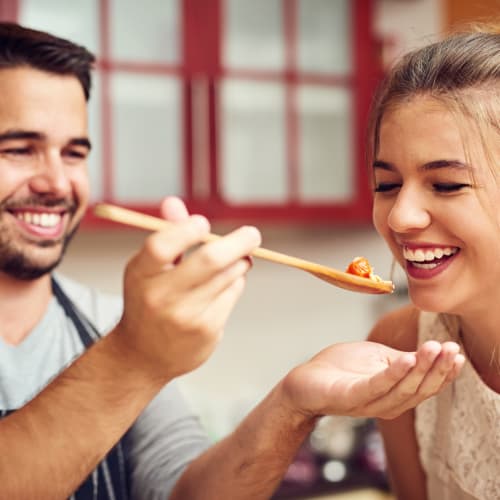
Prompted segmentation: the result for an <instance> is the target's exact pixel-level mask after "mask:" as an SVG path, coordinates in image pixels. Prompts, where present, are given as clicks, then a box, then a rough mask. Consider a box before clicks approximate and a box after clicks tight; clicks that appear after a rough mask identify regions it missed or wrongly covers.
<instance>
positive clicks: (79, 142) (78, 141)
mask: <svg viewBox="0 0 500 500" xmlns="http://www.w3.org/2000/svg"><path fill="white" fill-rule="evenodd" d="M69 143H70V144H71V145H73V146H83V147H85V148H87V149H88V150H89V151H90V150H91V149H92V144H91V143H90V141H89V140H88V139H87V138H86V137H75V138H74V139H71V140H70V141H69Z"/></svg>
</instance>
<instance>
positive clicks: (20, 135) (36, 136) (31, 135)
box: [0, 130, 92, 151]
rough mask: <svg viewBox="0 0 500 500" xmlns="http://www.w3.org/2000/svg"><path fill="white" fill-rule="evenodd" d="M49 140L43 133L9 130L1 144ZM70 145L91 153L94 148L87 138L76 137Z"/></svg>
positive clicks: (0, 139) (2, 134) (4, 134)
mask: <svg viewBox="0 0 500 500" xmlns="http://www.w3.org/2000/svg"><path fill="white" fill-rule="evenodd" d="M46 138H47V136H46V135H45V134H42V133H41V132H34V131H31V130H7V131H5V132H3V133H1V134H0V143H1V142H6V141H13V140H23V139H25V140H26V139H27V140H32V141H43V140H45V139H46ZM69 144H71V145H73V146H83V147H85V148H87V149H88V150H89V151H90V149H91V148H92V144H91V143H90V141H89V139H88V138H87V137H75V138H73V139H70V140H69Z"/></svg>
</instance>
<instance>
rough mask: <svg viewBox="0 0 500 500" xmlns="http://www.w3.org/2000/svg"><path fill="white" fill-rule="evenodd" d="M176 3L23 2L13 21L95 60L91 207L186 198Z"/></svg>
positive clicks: (170, 0)
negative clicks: (84, 49) (86, 51)
mask: <svg viewBox="0 0 500 500" xmlns="http://www.w3.org/2000/svg"><path fill="white" fill-rule="evenodd" d="M181 10H182V9H181V0H162V1H161V2H158V1H157V0H142V1H141V2H137V1H136V0H71V2H68V1H67V0H44V2H39V1H37V0H22V1H21V2H19V12H18V19H19V21H20V22H21V23H22V24H25V25H27V26H31V27H34V28H39V29H44V30H47V31H50V32H52V33H54V34H57V35H59V36H62V37H66V38H68V39H70V40H73V41H75V42H77V43H81V44H83V45H85V46H86V47H88V48H89V49H90V50H91V51H93V52H94V53H95V54H96V56H97V67H96V72H95V76H94V82H93V89H92V95H91V99H90V102H89V134H90V137H91V141H92V144H93V147H92V153H91V156H90V160H89V172H90V176H91V192H92V199H93V200H94V201H99V200H103V199H106V200H110V201H115V202H117V203H121V204H126V205H136V206H156V205H157V204H158V201H159V200H160V199H161V198H163V197H164V196H165V195H166V194H176V195H180V196H184V195H185V186H184V168H185V167H184V155H183V149H184V148H183V142H184V135H183V134H184V128H183V122H184V117H183V109H184V107H183V98H184V96H183V73H182V50H181V40H182V32H181V25H182V23H181V22H180V21H181Z"/></svg>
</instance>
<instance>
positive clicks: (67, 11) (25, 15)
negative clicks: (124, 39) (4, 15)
mask: <svg viewBox="0 0 500 500" xmlns="http://www.w3.org/2000/svg"><path fill="white" fill-rule="evenodd" d="M98 10H99V5H98V0H71V1H68V0H43V1H40V0H22V1H20V2H19V22H20V23H21V24H24V25H26V26H29V27H30V28H34V29H40V30H44V31H50V32H52V33H54V34H56V35H58V36H60V37H62V38H68V39H69V40H71V41H73V42H77V43H80V44H82V45H84V46H85V47H87V49H89V50H90V51H92V52H93V53H94V54H96V55H99V21H98V20H99V12H98Z"/></svg>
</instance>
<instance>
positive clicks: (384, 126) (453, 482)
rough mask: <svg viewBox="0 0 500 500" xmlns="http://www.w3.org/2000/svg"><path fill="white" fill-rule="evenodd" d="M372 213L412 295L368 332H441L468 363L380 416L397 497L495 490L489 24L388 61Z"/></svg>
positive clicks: (495, 182) (491, 494) (499, 102)
mask: <svg viewBox="0 0 500 500" xmlns="http://www.w3.org/2000/svg"><path fill="white" fill-rule="evenodd" d="M369 137H370V142H371V144H370V146H371V147H370V153H369V154H370V159H371V162H372V166H373V186H374V192H375V195H374V208H373V220H374V224H375V227H376V228H377V231H378V232H379V233H380V234H381V235H382V236H383V237H384V239H385V240H386V242H387V243H388V245H389V248H390V249H391V251H392V253H393V254H394V257H395V259H396V261H397V262H398V263H399V264H400V265H401V266H402V267H403V269H404V270H405V271H406V275H407V278H408V289H409V295H410V299H411V305H409V306H407V307H405V308H403V309H401V310H397V311H395V312H392V313H390V314H388V315H387V316H385V317H383V318H382V319H381V320H380V321H379V322H378V324H377V325H376V326H375V327H374V329H373V331H372V332H371V334H370V340H373V341H377V342H382V343H385V344H387V345H390V346H392V347H395V348H398V349H402V350H408V351H410V350H415V349H416V348H417V346H418V345H420V344H422V343H423V342H424V341H426V340H428V339H431V338H432V339H435V340H439V341H446V340H454V341H456V342H458V343H459V344H460V345H461V348H462V350H463V352H464V354H465V355H466V358H467V363H466V365H465V366H464V368H463V370H462V372H461V374H460V376H459V378H458V379H457V380H456V381H454V382H453V383H452V384H451V385H449V386H448V387H446V388H444V389H443V391H441V392H440V393H439V394H438V395H437V396H435V397H434V398H431V399H430V400H427V401H425V402H424V403H422V404H421V405H419V406H418V407H417V408H416V410H412V411H408V412H405V413H404V414H402V415H401V416H400V417H398V418H396V419H394V420H390V421H389V420H381V421H380V422H379V425H380V429H381V432H382V435H383V438H384V443H385V447H386V455H387V460H388V467H389V474H390V477H391V482H392V484H393V488H394V491H395V493H396V495H397V497H398V498H400V499H405V500H411V499H415V500H417V499H418V500H425V499H427V500H461V499H475V498H477V499H498V498H500V426H499V425H498V424H499V421H500V395H499V392H500V368H499V367H500V351H499V349H498V345H499V343H500V328H499V325H500V177H499V174H500V27H495V26H483V27H481V28H479V29H477V28H476V29H474V30H471V31H470V32H464V33H456V34H453V35H451V36H449V37H448V38H446V39H444V40H442V41H440V42H437V43H434V44H431V45H428V46H426V47H424V48H422V49H418V50H415V51H413V52H411V53H409V54H407V55H406V56H404V57H403V58H402V60H401V61H400V62H399V63H398V64H397V65H395V67H394V68H393V69H392V70H391V71H390V73H389V74H388V76H387V78H386V80H385V81H384V83H383V85H382V87H381V89H380V91H379V93H378V95H377V97H376V99H375V101H374V105H373V109H372V120H371V126H370V135H369Z"/></svg>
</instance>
